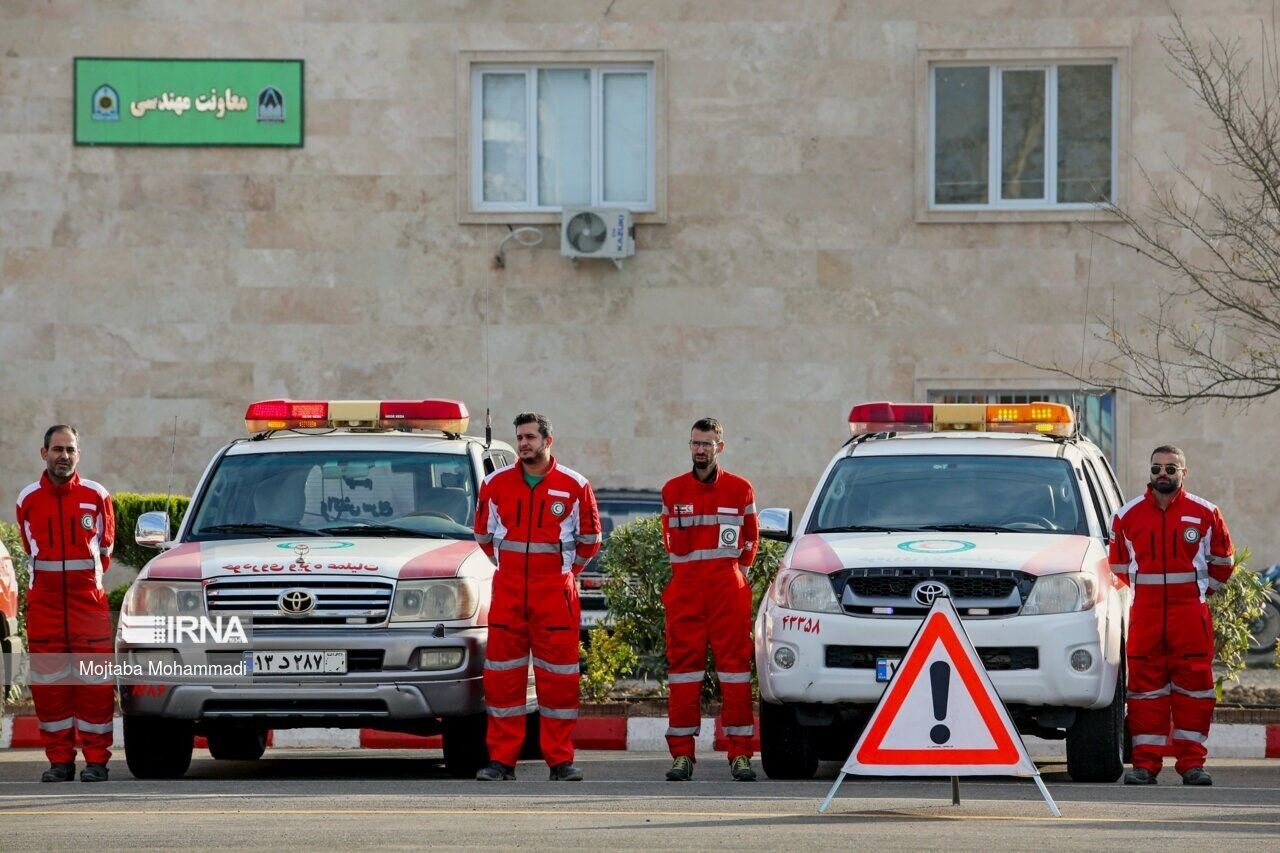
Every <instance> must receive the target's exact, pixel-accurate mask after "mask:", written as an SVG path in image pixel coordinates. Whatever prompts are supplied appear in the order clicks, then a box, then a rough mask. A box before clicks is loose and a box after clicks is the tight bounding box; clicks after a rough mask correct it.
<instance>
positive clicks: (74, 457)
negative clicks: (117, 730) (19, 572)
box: [17, 424, 116, 782]
mask: <svg viewBox="0 0 1280 853" xmlns="http://www.w3.org/2000/svg"><path fill="white" fill-rule="evenodd" d="M40 457H41V458H42V459H43V460H44V462H45V472H44V473H43V474H42V475H40V479H39V480H38V481H37V482H35V483H32V484H31V485H29V486H27V487H26V488H25V489H23V490H22V492H21V494H19V495H18V510H17V516H18V528H19V530H20V532H21V534H22V547H23V548H24V549H26V552H27V554H28V555H30V557H31V588H30V590H29V591H28V593H27V644H28V647H29V650H30V652H31V698H32V699H33V700H35V705H36V716H37V717H38V718H39V725H40V737H41V739H42V740H43V741H44V752H45V755H46V756H48V758H49V764H50V767H49V769H48V770H46V771H45V772H44V775H43V776H42V777H41V781H42V782H67V781H70V780H71V779H73V778H75V771H76V765H75V760H76V732H77V731H78V732H79V733H80V743H81V746H82V747H83V748H84V758H85V762H86V766H85V768H84V770H82V771H81V772H80V779H81V781H83V782H105V781H106V780H107V761H108V759H110V758H111V749H110V747H111V735H112V724H111V717H112V712H113V711H114V710H115V687H114V685H112V684H111V683H109V682H108V683H101V682H99V683H89V682H87V681H84V680H82V679H81V675H82V674H81V672H80V668H79V667H78V666H77V662H78V660H80V659H82V658H83V657H84V656H87V655H93V656H95V657H97V656H106V657H107V658H108V659H109V657H110V655H111V653H112V642H111V614H110V612H109V610H108V605H107V595H106V592H105V591H104V590H103V588H102V573H103V572H104V571H106V569H107V568H108V567H109V566H110V564H111V547H112V544H113V543H114V542H115V536H116V520H115V510H114V508H113V507H112V504H111V496H110V495H109V494H107V490H106V489H104V488H103V487H102V486H100V485H99V484H97V483H95V482H93V481H92V480H82V479H81V478H80V475H79V474H77V473H76V464H77V463H78V462H79V461H80V443H79V437H78V435H77V434H76V431H75V428H73V427H70V426H67V425H66V424H58V425H57V426H52V427H50V428H49V430H48V431H47V432H46V433H45V434H44V447H43V448H42V449H41V450H40ZM99 659H100V658H99ZM77 682H78V683H77Z"/></svg>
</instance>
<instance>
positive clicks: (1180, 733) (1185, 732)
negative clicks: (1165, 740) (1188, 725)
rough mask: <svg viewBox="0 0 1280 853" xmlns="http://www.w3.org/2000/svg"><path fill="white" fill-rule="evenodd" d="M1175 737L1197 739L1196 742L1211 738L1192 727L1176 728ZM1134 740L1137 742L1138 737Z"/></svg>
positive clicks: (1177, 738)
mask: <svg viewBox="0 0 1280 853" xmlns="http://www.w3.org/2000/svg"><path fill="white" fill-rule="evenodd" d="M1173 739H1174V740H1190V741H1195V742H1196V743H1204V742H1205V741H1207V740H1208V739H1209V736H1208V735H1206V734H1201V733H1200V732H1193V731H1191V730H1190V729H1174V730H1173ZM1133 742H1134V743H1137V742H1138V739H1137V738H1134V739H1133Z"/></svg>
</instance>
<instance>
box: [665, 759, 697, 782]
mask: <svg viewBox="0 0 1280 853" xmlns="http://www.w3.org/2000/svg"><path fill="white" fill-rule="evenodd" d="M692 778H693V759H692V758H690V757H689V756H687V755H680V756H677V757H676V759H675V760H674V761H672V762H671V769H670V770H668V771H667V781H668V782H688V781H689V780H690V779H692Z"/></svg>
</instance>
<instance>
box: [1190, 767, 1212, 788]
mask: <svg viewBox="0 0 1280 853" xmlns="http://www.w3.org/2000/svg"><path fill="white" fill-rule="evenodd" d="M1182 784H1184V785H1212V784H1213V777H1212V776H1210V775H1209V771H1208V770H1205V769H1204V768H1203V767H1192V768H1191V769H1190V770H1188V771H1187V772H1186V773H1183V774H1182Z"/></svg>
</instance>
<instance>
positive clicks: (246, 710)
mask: <svg viewBox="0 0 1280 853" xmlns="http://www.w3.org/2000/svg"><path fill="white" fill-rule="evenodd" d="M390 713H391V712H390V711H389V710H388V709H387V703H386V702H383V701H382V700H380V699H210V700H209V701H208V702H205V703H204V707H203V709H202V715H203V716H205V717H245V716H256V717H317V718H319V717H356V716H362V717H369V716H372V717H387V716H390Z"/></svg>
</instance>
